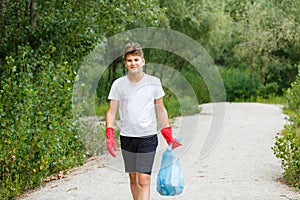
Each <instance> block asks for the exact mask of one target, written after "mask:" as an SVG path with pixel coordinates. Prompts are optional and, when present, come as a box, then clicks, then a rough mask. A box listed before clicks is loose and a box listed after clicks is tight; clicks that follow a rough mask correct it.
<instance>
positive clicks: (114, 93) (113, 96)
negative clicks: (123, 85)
mask: <svg viewBox="0 0 300 200" xmlns="http://www.w3.org/2000/svg"><path fill="white" fill-rule="evenodd" d="M118 82H119V81H118V80H116V81H114V82H113V84H112V86H111V88H110V91H109V94H108V99H110V100H120V94H119V92H118Z"/></svg>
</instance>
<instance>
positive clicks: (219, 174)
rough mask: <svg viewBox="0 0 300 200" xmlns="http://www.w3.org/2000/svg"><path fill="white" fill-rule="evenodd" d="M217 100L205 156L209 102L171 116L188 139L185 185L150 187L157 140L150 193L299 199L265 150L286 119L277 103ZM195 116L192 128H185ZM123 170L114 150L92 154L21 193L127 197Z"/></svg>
mask: <svg viewBox="0 0 300 200" xmlns="http://www.w3.org/2000/svg"><path fill="white" fill-rule="evenodd" d="M223 105H224V106H225V115H224V118H223V119H220V120H223V123H222V125H223V127H222V132H221V136H220V137H219V140H218V142H217V144H216V145H215V146H214V148H213V150H212V151H211V152H210V154H209V155H208V156H205V157H203V156H201V155H200V151H201V147H202V146H203V141H204V140H205V138H206V136H207V134H208V133H209V129H212V128H213V127H212V126H211V122H212V118H213V112H214V111H213V109H212V107H213V106H212V104H205V105H201V107H202V108H203V111H202V112H201V114H199V115H195V116H186V117H180V118H178V119H177V120H176V121H174V130H175V132H176V130H177V131H180V136H182V138H183V144H184V145H185V144H188V145H186V146H185V148H182V149H179V148H178V149H177V150H176V153H177V154H178V155H179V157H180V162H181V166H182V169H183V173H184V178H185V190H184V192H183V194H181V195H179V196H177V197H162V196H160V195H159V194H158V193H157V192H156V176H157V172H158V169H159V165H160V160H161V153H162V152H163V150H164V149H165V148H166V145H165V142H164V141H160V144H159V148H158V149H159V150H158V155H157V157H156V160H155V163H154V168H153V175H152V184H151V192H152V193H151V199H153V200H154V199H155V200H156V199H180V200H182V199H186V200H191V199H197V200H198V199H199V200H202V199H203V200H219V199H220V200H221V199H230V200H235V199H236V200H252V199H253V200H254V199H255V200H256V199H259V200H273V199H274V200H281V199H282V200H284V199H293V200H296V199H300V193H299V192H297V191H295V190H294V189H292V188H290V187H288V186H286V185H284V184H283V183H282V182H281V181H280V179H281V178H282V172H283V171H282V169H281V166H280V161H279V160H278V159H276V158H275V157H274V155H273V151H272V150H271V147H272V146H273V145H274V137H275V135H276V133H277V132H279V131H280V130H281V129H282V127H283V125H284V124H285V123H286V121H285V116H284V115H283V114H282V110H281V108H280V106H278V105H265V104H258V103H232V104H230V103H224V104H223ZM195 121H197V127H196V131H193V132H194V133H191V126H194V125H195ZM198 133H199V134H198ZM200 133H201V134H200ZM205 133H206V134H205ZM195 134H196V135H197V134H198V135H197V137H195ZM160 139H161V138H160ZM187 146H188V147H187ZM127 176H128V175H127V174H125V173H124V172H123V163H122V159H121V155H120V152H118V155H117V158H116V159H114V158H111V157H110V156H108V155H102V156H98V157H93V158H92V159H91V160H90V161H89V162H87V163H86V164H85V165H84V166H82V167H79V168H77V169H75V170H73V171H72V172H71V173H70V174H69V175H68V176H67V177H66V178H64V179H61V180H57V181H52V182H49V183H48V184H46V185H45V186H44V187H42V188H40V189H38V190H36V191H34V192H32V193H31V194H28V195H27V196H26V197H24V198H22V199H23V200H25V199H28V200H57V199H59V200H102V199H105V200H110V199H111V200H130V199H131V194H130V190H129V184H128V177H127Z"/></svg>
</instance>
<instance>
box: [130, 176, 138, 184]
mask: <svg viewBox="0 0 300 200" xmlns="http://www.w3.org/2000/svg"><path fill="white" fill-rule="evenodd" d="M129 179H130V183H131V184H136V183H137V180H136V179H137V177H136V173H129Z"/></svg>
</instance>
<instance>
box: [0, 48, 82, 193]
mask: <svg viewBox="0 0 300 200" xmlns="http://www.w3.org/2000/svg"><path fill="white" fill-rule="evenodd" d="M52 50H53V46H50V47H49V51H52ZM18 52H19V53H20V55H16V56H14V57H13V56H10V57H7V59H6V65H4V66H5V68H4V69H6V70H5V71H3V74H4V75H5V78H4V79H1V86H2V87H1V89H0V91H1V93H0V94H1V101H0V110H1V115H0V126H1V132H0V134H1V143H0V166H1V171H0V178H1V179H0V182H1V183H0V184H1V185H0V187H1V193H0V195H1V196H2V198H4V199H6V198H11V197H13V196H16V195H18V194H20V193H21V192H22V191H23V190H24V189H30V188H33V187H36V186H38V185H39V184H40V183H41V182H42V181H43V178H45V177H47V176H50V175H51V174H55V173H59V172H60V171H63V170H65V169H68V168H70V167H73V166H76V165H79V164H82V162H83V161H84V159H85V153H84V148H83V144H82V142H81V141H80V137H79V135H78V133H77V132H76V124H75V121H74V117H73V114H72V113H71V106H72V102H71V96H72V93H71V91H72V85H73V78H74V72H73V70H72V68H71V67H70V66H69V64H68V63H67V62H65V63H63V64H58V65H54V63H53V62H52V61H51V58H50V57H47V54H45V56H42V59H41V60H40V61H39V65H40V67H41V68H45V69H47V70H44V71H42V72H41V73H39V74H34V72H33V70H34V68H33V66H32V65H31V64H30V63H32V62H34V61H35V60H34V59H32V58H34V57H35V56H38V55H37V54H36V53H35V52H34V50H32V49H31V48H30V47H24V48H19V50H18ZM17 66H18V67H19V68H18V67H17ZM68 91H69V92H68Z"/></svg>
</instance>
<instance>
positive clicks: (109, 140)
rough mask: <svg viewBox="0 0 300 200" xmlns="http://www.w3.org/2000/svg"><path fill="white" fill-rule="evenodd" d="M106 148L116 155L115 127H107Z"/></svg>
mask: <svg viewBox="0 0 300 200" xmlns="http://www.w3.org/2000/svg"><path fill="white" fill-rule="evenodd" d="M106 149H107V151H108V153H109V154H110V155H112V156H113V157H116V150H117V146H116V141H115V137H114V129H113V128H111V127H109V128H107V129H106Z"/></svg>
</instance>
